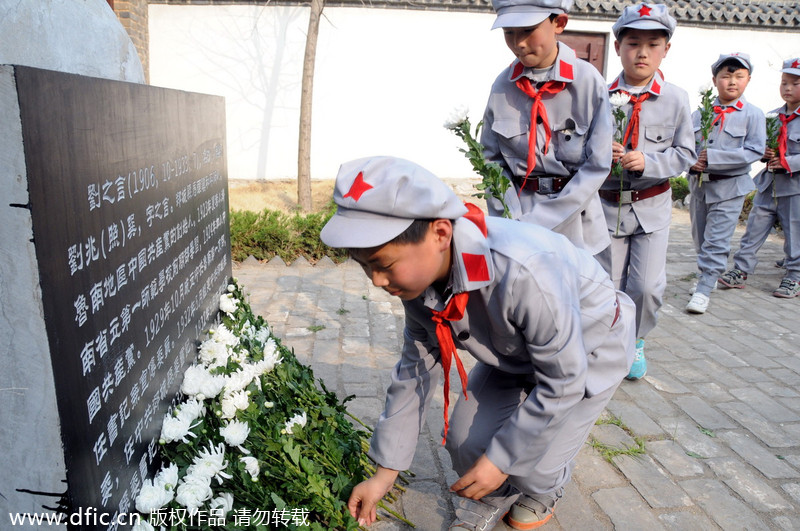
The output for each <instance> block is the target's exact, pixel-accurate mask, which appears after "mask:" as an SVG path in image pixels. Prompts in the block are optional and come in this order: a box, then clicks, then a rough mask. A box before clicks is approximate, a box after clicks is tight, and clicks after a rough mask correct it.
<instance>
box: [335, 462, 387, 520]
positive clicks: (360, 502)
mask: <svg viewBox="0 0 800 531" xmlns="http://www.w3.org/2000/svg"><path fill="white" fill-rule="evenodd" d="M397 475H398V471H397V470H392V469H390V468H384V467H382V466H378V470H376V471H375V475H374V476H372V477H371V478H369V479H367V480H365V481H362V482H361V483H359V484H358V485H356V486H355V487H354V488H353V492H351V493H350V499H349V500H347V509H348V510H349V511H350V516H352V517H353V518H355V519H356V520H358V525H362V526H364V525H370V524H371V523H372V522H374V521H375V519H376V518H377V516H378V502H379V501H381V498H383V497H384V496H385V495H386V493H387V492H389V489H391V488H392V485H393V484H394V480H395V479H397Z"/></svg>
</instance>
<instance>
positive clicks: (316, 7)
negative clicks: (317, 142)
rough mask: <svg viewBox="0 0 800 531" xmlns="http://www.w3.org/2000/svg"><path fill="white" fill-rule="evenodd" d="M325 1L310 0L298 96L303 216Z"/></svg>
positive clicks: (308, 204) (307, 204)
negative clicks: (318, 43) (313, 102)
mask: <svg viewBox="0 0 800 531" xmlns="http://www.w3.org/2000/svg"><path fill="white" fill-rule="evenodd" d="M324 7H325V0H311V13H310V15H309V17H308V34H307V35H306V53H305V56H304V58H303V81H302V88H301V93H300V138H299V142H298V148H297V203H298V204H299V205H300V208H301V209H302V210H303V211H304V212H308V211H310V210H311V208H312V206H313V205H312V204H311V100H312V96H313V94H314V90H313V87H314V60H315V58H316V55H317V36H318V35H319V19H320V16H321V15H322V9H323V8H324Z"/></svg>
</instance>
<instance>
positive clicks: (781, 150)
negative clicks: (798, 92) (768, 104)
mask: <svg viewBox="0 0 800 531" xmlns="http://www.w3.org/2000/svg"><path fill="white" fill-rule="evenodd" d="M795 118H797V111H795V112H793V113H792V114H790V115H788V116H787V115H785V114H780V113H779V114H778V119H779V120H780V121H781V128H780V130H779V131H778V156H779V157H780V159H781V166H783V169H784V170H786V171H788V172H791V170H790V169H789V162H788V161H787V160H786V139H787V137H788V136H789V131H788V129H787V128H786V124H788V123H789V122H791V121H792V120H794V119H795Z"/></svg>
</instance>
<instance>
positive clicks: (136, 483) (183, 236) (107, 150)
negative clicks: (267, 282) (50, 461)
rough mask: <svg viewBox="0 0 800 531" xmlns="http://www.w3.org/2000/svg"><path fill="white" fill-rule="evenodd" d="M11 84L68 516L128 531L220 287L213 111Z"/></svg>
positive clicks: (151, 94) (161, 97) (181, 102)
mask: <svg viewBox="0 0 800 531" xmlns="http://www.w3.org/2000/svg"><path fill="white" fill-rule="evenodd" d="M15 75H16V85H17V91H18V94H19V112H20V117H21V122H22V138H23V144H24V153H25V163H26V168H27V179H28V190H29V197H30V203H29V205H27V207H28V208H29V209H30V211H31V217H32V223H33V241H34V245H35V248H36V258H37V261H38V264H39V277H40V284H41V297H42V306H43V309H44V318H45V323H46V329H47V338H48V342H49V345H50V355H51V359H52V366H53V372H54V380H55V391H56V399H57V403H58V412H59V417H60V425H61V436H62V441H63V446H64V460H65V464H66V471H67V477H66V479H67V486H68V489H67V496H66V502H67V504H68V506H69V509H70V510H71V511H72V513H73V514H76V513H78V512H81V513H82V517H81V519H80V523H77V522H74V521H73V522H72V523H73V524H74V526H75V527H79V528H84V529H107V528H115V527H116V526H115V524H114V523H113V522H114V516H113V515H114V514H116V515H117V517H119V524H120V526H119V527H120V528H127V527H128V525H127V524H126V521H125V515H126V514H127V513H129V512H134V511H135V509H134V508H133V500H134V498H135V496H136V494H137V492H138V490H139V487H140V486H141V482H142V479H143V478H145V477H146V476H147V475H148V473H149V472H151V471H152V470H153V469H154V468H156V466H157V463H154V459H155V457H156V454H157V451H156V450H157V445H158V436H159V430H160V424H161V423H160V420H161V418H162V417H163V415H164V413H165V412H166V410H167V408H168V406H169V404H170V403H171V401H172V400H173V399H174V397H175V395H176V393H177V392H178V389H179V386H180V382H181V378H182V375H183V372H184V369H185V368H186V366H187V365H188V364H190V363H191V362H192V360H193V359H194V356H195V352H196V340H197V338H198V337H199V336H200V335H201V333H202V332H203V330H204V329H207V327H208V325H209V321H210V320H211V319H212V318H213V316H214V315H215V313H216V311H217V308H218V301H219V294H220V293H221V292H222V291H224V288H225V286H226V284H227V282H228V278H229V277H230V275H231V263H230V240H229V238H230V236H229V229H228V195H227V173H226V162H225V153H226V151H225V107H224V100H223V98H221V97H217V96H208V95H202V94H194V93H188V92H182V91H177V90H169V89H163V88H157V87H151V86H146V85H139V84H134V83H125V82H119V81H109V80H103V79H96V78H89V77H84V76H78V75H72V74H64V73H59V72H52V71H47V70H39V69H35V68H27V67H15ZM87 510H88V512H87ZM98 515H99V516H98ZM103 515H105V518H103Z"/></svg>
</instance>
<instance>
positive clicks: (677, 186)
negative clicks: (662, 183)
mask: <svg viewBox="0 0 800 531" xmlns="http://www.w3.org/2000/svg"><path fill="white" fill-rule="evenodd" d="M669 185H670V186H671V187H672V200H673V201H677V200H678V199H680V200H681V201H683V200H684V199H685V198H686V196H687V195H689V180H688V179H687V178H686V177H672V178H671V179H670V180H669Z"/></svg>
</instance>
